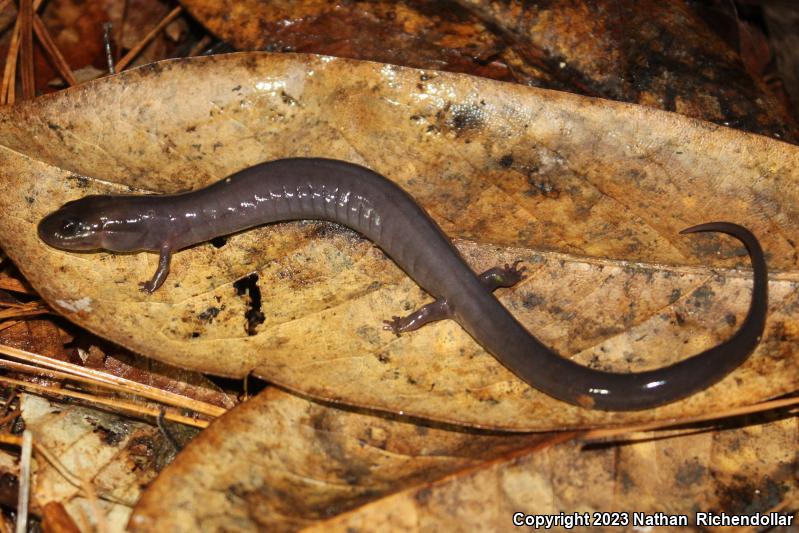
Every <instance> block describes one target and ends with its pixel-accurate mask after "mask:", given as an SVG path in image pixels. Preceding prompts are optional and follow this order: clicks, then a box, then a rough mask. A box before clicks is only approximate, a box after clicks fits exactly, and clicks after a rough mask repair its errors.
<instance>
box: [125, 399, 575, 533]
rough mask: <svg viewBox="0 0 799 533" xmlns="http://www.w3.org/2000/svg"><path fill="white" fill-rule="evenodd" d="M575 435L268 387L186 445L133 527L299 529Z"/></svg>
mask: <svg viewBox="0 0 799 533" xmlns="http://www.w3.org/2000/svg"><path fill="white" fill-rule="evenodd" d="M417 422H418V421H417ZM569 436H570V434H568V433H557V434H554V435H541V434H536V435H518V434H502V433H490V432H483V431H472V432H470V431H463V430H462V429H460V428H452V427H449V428H447V427H435V426H428V425H425V424H419V423H413V422H409V421H407V420H394V419H392V418H390V417H384V416H374V415H368V414H364V413H358V412H347V411H346V410H342V409H335V408H332V407H330V406H325V405H321V404H318V403H314V402H311V401H308V400H306V399H303V398H299V397H297V396H295V395H292V394H289V393H286V392H283V391H280V390H278V389H276V388H269V389H267V390H265V391H264V392H262V393H261V394H259V395H258V396H256V397H254V398H251V399H250V400H249V401H247V402H245V403H244V404H242V405H240V406H238V407H237V408H236V409H234V410H233V411H231V412H229V413H227V414H226V415H224V416H223V417H221V418H220V419H218V420H216V421H214V423H213V424H212V425H211V426H210V427H209V428H208V429H207V430H205V431H203V432H202V433H201V434H200V435H199V436H198V437H197V438H196V439H195V440H193V441H192V442H190V443H189V445H188V446H187V447H186V448H185V450H184V451H183V452H182V453H181V454H179V455H178V456H177V457H176V458H175V461H174V462H173V463H172V464H170V465H169V466H168V467H167V468H166V469H165V470H164V471H163V472H162V473H161V475H159V477H158V479H157V480H156V481H155V482H154V483H153V484H152V485H151V486H150V487H148V490H147V492H146V493H145V494H144V495H143V496H142V499H141V500H140V501H139V503H138V504H137V506H136V511H135V513H134V515H133V516H132V517H131V521H130V527H131V529H132V530H134V531H173V532H179V531H200V530H202V531H229V530H233V531H296V530H297V529H298V528H300V527H302V526H307V525H311V524H314V523H315V522H317V521H319V520H324V519H325V518H329V517H331V516H333V515H335V514H338V513H341V512H343V511H346V510H349V509H352V508H354V507H357V506H358V505H362V504H364V503H366V502H369V501H372V500H374V499H375V498H377V497H379V496H380V495H384V494H389V493H392V492H396V491H397V490H399V489H400V488H405V487H412V486H416V485H418V484H420V483H425V482H431V481H434V480H436V479H439V478H440V477H442V476H444V475H447V474H448V473H450V472H453V471H459V470H463V469H467V468H475V467H478V466H480V465H481V464H483V463H484V462H486V461H490V460H491V459H494V458H496V457H499V456H502V455H503V454H507V453H510V452H513V451H514V450H519V449H521V450H526V451H527V452H528V453H531V452H532V451H534V450H536V449H539V448H542V447H546V446H547V445H548V444H550V443H553V442H559V441H563V440H565V439H566V438H569Z"/></svg>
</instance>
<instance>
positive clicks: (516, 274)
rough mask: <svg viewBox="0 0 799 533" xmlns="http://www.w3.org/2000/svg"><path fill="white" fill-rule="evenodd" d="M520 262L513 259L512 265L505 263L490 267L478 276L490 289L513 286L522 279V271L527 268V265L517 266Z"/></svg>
mask: <svg viewBox="0 0 799 533" xmlns="http://www.w3.org/2000/svg"><path fill="white" fill-rule="evenodd" d="M520 263H521V260H517V261H514V262H513V264H512V265H509V264H507V263H505V266H504V267H494V268H490V269H488V270H486V271H485V272H483V273H482V274H480V275H479V276H478V277H479V278H480V281H482V282H483V286H484V287H485V288H486V289H488V290H490V291H495V290H497V289H499V288H500V287H504V288H508V287H513V286H514V285H516V284H517V283H519V282H520V281H521V280H523V279H524V272H525V271H526V270H527V267H521V268H519V264H520Z"/></svg>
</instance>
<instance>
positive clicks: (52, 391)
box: [0, 376, 208, 429]
mask: <svg viewBox="0 0 799 533" xmlns="http://www.w3.org/2000/svg"><path fill="white" fill-rule="evenodd" d="M0 383H9V384H12V385H17V386H19V387H20V388H22V389H28V390H31V391H36V392H38V393H41V394H49V395H56V396H66V397H68V398H77V399H79V400H84V401H87V402H89V403H93V404H98V405H104V406H107V407H113V408H115V409H118V410H121V411H127V412H129V413H133V414H135V415H139V416H141V415H147V416H151V417H153V418H155V417H157V416H158V414H159V413H160V410H159V409H153V408H152V407H147V406H145V405H141V404H137V403H133V402H128V401H125V400H118V399H115V398H106V397H103V396H93V395H91V394H85V393H82V392H77V391H73V390H70V389H63V388H61V387H45V386H44V385H39V384H37V383H29V382H27V381H22V380H19V379H14V378H8V377H5V376H0ZM165 417H166V418H167V419H169V420H173V421H175V422H180V423H181V424H186V425H187V426H194V427H198V428H201V429H204V428H207V427H208V421H207V420H199V419H194V418H191V417H188V416H183V415H180V414H177V413H174V412H171V411H167V413H166V416H165Z"/></svg>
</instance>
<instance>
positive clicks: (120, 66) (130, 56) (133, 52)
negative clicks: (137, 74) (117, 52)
mask: <svg viewBox="0 0 799 533" xmlns="http://www.w3.org/2000/svg"><path fill="white" fill-rule="evenodd" d="M182 10H183V8H182V7H181V6H178V7H176V8H175V9H173V10H172V11H170V12H169V14H167V16H165V17H164V18H163V19H162V20H161V22H159V23H158V25H157V26H156V27H155V28H153V29H152V30H151V31H150V33H148V34H147V35H145V36H144V39H142V40H141V41H139V42H138V43H137V44H136V46H134V47H133V48H131V49H130V51H128V53H127V54H125V56H124V57H123V58H122V59H120V60H119V63H117V67H116V71H117V72H122V71H123V70H125V67H127V66H128V65H129V64H130V62H131V61H133V60H134V59H136V56H137V55H139V53H140V52H141V51H142V50H143V49H144V47H145V46H147V44H148V43H149V42H150V41H152V40H153V38H154V37H155V36H156V35H158V32H160V31H161V30H163V29H164V28H165V27H166V25H167V24H169V23H170V22H172V21H173V20H174V19H175V17H177V16H178V15H180V12H181V11H182Z"/></svg>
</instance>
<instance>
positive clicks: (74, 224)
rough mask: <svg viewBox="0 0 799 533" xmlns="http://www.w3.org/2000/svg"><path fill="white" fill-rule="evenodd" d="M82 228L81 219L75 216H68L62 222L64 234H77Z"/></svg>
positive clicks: (62, 232)
mask: <svg viewBox="0 0 799 533" xmlns="http://www.w3.org/2000/svg"><path fill="white" fill-rule="evenodd" d="M80 228H81V221H80V220H78V219H75V218H67V219H65V220H64V221H63V222H62V223H61V234H62V235H64V236H67V237H69V236H71V235H76V234H77V233H78V231H79V230H80Z"/></svg>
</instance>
